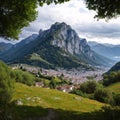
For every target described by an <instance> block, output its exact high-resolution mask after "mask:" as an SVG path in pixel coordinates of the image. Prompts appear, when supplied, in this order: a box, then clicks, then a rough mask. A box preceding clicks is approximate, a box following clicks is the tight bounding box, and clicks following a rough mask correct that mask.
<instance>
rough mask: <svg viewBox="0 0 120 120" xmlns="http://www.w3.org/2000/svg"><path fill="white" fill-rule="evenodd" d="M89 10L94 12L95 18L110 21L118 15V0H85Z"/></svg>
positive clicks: (119, 9)
mask: <svg viewBox="0 0 120 120" xmlns="http://www.w3.org/2000/svg"><path fill="white" fill-rule="evenodd" d="M85 1H86V4H87V7H88V8H89V9H90V10H95V11H96V12H97V15H96V16H95V17H97V18H106V19H111V18H113V17H117V16H118V15H120V1H119V0H85Z"/></svg>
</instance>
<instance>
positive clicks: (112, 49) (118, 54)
mask: <svg viewBox="0 0 120 120" xmlns="http://www.w3.org/2000/svg"><path fill="white" fill-rule="evenodd" d="M88 44H89V45H90V46H91V49H92V50H94V51H96V53H98V54H100V55H103V56H106V57H107V58H109V59H112V60H115V61H120V45H111V44H101V43H97V42H88Z"/></svg>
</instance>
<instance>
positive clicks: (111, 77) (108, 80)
mask: <svg viewBox="0 0 120 120" xmlns="http://www.w3.org/2000/svg"><path fill="white" fill-rule="evenodd" d="M116 82H120V71H117V72H111V73H109V74H104V76H103V85H105V86H108V85H110V84H112V83H116Z"/></svg>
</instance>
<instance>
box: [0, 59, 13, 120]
mask: <svg viewBox="0 0 120 120" xmlns="http://www.w3.org/2000/svg"><path fill="white" fill-rule="evenodd" d="M10 74H11V69H10V68H8V66H7V65H6V64H4V63H3V62H1V61H0V120H6V119H7V118H8V105H9V103H10V102H11V99H12V95H13V90H14V80H13V79H12V77H11V75H10Z"/></svg>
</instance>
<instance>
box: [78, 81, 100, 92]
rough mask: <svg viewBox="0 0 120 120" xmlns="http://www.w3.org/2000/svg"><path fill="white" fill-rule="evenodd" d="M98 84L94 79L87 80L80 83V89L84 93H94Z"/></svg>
mask: <svg viewBox="0 0 120 120" xmlns="http://www.w3.org/2000/svg"><path fill="white" fill-rule="evenodd" d="M98 86H99V84H98V83H97V82H96V81H87V82H84V83H83V84H81V85H80V90H81V91H82V92H84V93H88V94H91V93H94V91H95V90H96V88H97V87H98Z"/></svg>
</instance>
